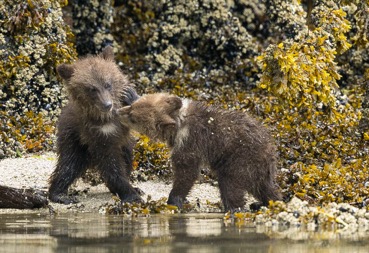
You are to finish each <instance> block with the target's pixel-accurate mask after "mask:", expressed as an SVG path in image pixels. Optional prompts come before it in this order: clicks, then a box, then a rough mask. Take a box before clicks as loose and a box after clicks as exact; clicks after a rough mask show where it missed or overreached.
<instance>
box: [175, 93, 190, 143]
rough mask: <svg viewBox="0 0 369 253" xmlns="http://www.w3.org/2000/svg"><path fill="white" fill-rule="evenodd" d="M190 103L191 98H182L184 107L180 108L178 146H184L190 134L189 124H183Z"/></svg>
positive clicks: (176, 141)
mask: <svg viewBox="0 0 369 253" xmlns="http://www.w3.org/2000/svg"><path fill="white" fill-rule="evenodd" d="M189 104H190V100H189V99H182V107H181V109H180V110H179V115H178V127H179V128H178V132H177V135H176V139H175V144H176V146H177V147H182V146H183V144H184V142H186V139H187V137H188V135H189V129H188V126H186V125H185V126H183V122H184V121H185V117H186V115H187V111H188V106H189Z"/></svg>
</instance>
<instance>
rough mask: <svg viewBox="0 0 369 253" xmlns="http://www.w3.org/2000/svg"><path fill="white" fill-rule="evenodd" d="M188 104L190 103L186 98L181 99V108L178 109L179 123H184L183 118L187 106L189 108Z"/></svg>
mask: <svg viewBox="0 0 369 253" xmlns="http://www.w3.org/2000/svg"><path fill="white" fill-rule="evenodd" d="M190 102H191V101H190V100H189V99H187V98H185V99H182V107H181V109H179V115H178V117H179V120H180V121H184V118H185V117H186V115H187V111H188V106H189V104H190Z"/></svg>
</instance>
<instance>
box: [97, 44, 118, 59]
mask: <svg viewBox="0 0 369 253" xmlns="http://www.w3.org/2000/svg"><path fill="white" fill-rule="evenodd" d="M99 55H100V56H101V57H102V58H104V59H105V60H112V61H113V60H114V51H113V47H112V46H106V47H104V48H103V50H102V52H101V53H100V54H99Z"/></svg>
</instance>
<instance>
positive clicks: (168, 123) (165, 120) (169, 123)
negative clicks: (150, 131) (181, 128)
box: [160, 115, 176, 128]
mask: <svg viewBox="0 0 369 253" xmlns="http://www.w3.org/2000/svg"><path fill="white" fill-rule="evenodd" d="M160 125H161V126H162V127H163V128H168V127H175V125H176V121H175V120H174V119H173V118H172V117H170V116H169V115H164V116H163V117H162V119H161V122H160Z"/></svg>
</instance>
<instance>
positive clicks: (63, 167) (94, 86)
mask: <svg viewBox="0 0 369 253" xmlns="http://www.w3.org/2000/svg"><path fill="white" fill-rule="evenodd" d="M57 72H58V74H59V75H60V76H61V77H62V78H63V79H64V81H65V87H66V89H67V92H68V95H69V103H68V104H67V105H66V107H64V108H63V109H62V113H61V115H60V117H59V122H58V126H57V130H58V131H57V154H58V161H57V165H56V168H55V170H54V172H53V173H52V175H51V177H50V179H49V183H50V186H49V198H50V200H51V201H53V202H59V203H64V204H69V203H75V202H77V200H76V199H75V198H73V197H70V196H68V194H67V193H68V187H69V186H70V185H71V184H72V183H73V181H74V180H76V179H77V178H79V177H80V176H81V175H82V174H83V173H84V172H85V171H86V169H87V168H89V167H95V168H96V169H97V170H98V171H99V173H100V174H101V177H102V179H103V180H104V182H105V184H106V186H107V187H108V188H109V190H110V191H111V192H112V193H113V194H117V195H118V196H119V197H120V199H121V200H122V201H124V202H133V201H136V202H141V201H142V199H141V197H140V196H139V194H138V193H137V192H136V190H135V189H134V188H133V187H132V186H131V185H130V183H129V174H130V171H131V168H132V150H133V146H134V141H133V138H132V137H131V136H130V134H129V129H128V128H127V127H126V126H125V125H122V123H121V122H120V120H119V117H118V115H117V113H116V109H117V108H119V107H121V106H122V105H129V104H131V103H132V102H133V101H134V100H136V99H137V98H138V96H137V94H136V92H135V90H134V86H133V85H132V84H131V83H130V82H129V81H128V79H127V77H126V76H125V75H123V73H121V71H120V69H119V67H118V66H117V65H116V64H115V63H114V55H113V49H112V48H111V47H106V48H105V49H104V50H103V51H102V53H101V54H100V55H97V56H89V57H86V58H83V59H79V60H78V61H76V62H75V63H74V64H72V65H69V64H62V65H59V66H58V67H57Z"/></svg>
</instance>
